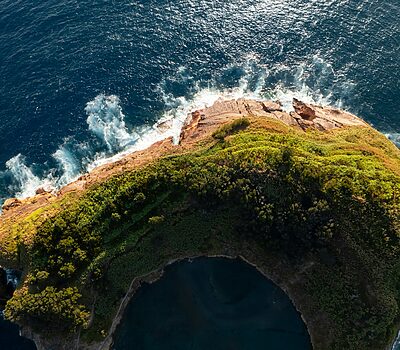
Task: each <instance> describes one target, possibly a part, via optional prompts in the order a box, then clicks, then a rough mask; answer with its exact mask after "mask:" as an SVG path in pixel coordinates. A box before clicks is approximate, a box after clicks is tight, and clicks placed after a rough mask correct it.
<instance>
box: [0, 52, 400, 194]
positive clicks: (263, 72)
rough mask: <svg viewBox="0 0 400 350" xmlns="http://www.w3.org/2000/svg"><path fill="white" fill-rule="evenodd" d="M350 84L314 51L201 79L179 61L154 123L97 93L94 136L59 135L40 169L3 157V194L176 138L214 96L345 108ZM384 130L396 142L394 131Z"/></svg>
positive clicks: (249, 61)
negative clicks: (47, 164)
mask: <svg viewBox="0 0 400 350" xmlns="http://www.w3.org/2000/svg"><path fill="white" fill-rule="evenodd" d="M354 86H355V84H354V83H353V82H350V81H343V79H342V76H341V74H340V73H338V72H335V70H334V69H333V67H332V65H331V64H329V63H327V62H325V61H324V60H323V59H321V58H319V57H317V56H315V57H313V58H312V59H311V61H310V62H303V63H300V64H298V65H297V67H296V68H295V69H293V68H290V67H289V66H285V65H277V66H274V67H268V66H267V65H263V64H260V63H259V61H258V60H257V58H256V57H253V56H247V57H245V58H244V59H243V60H242V62H239V63H236V64H231V65H228V66H227V67H225V69H224V70H223V71H221V72H218V74H216V76H215V77H214V78H211V79H209V80H207V81H198V80H196V78H194V77H193V76H191V75H190V74H189V72H188V70H187V69H186V68H185V67H180V68H179V69H178V71H177V72H176V74H174V75H173V76H171V77H167V78H165V79H163V80H162V81H161V82H160V84H159V85H158V88H157V94H158V95H159V98H160V99H161V101H162V102H163V105H164V111H163V113H162V116H161V118H160V119H159V120H158V121H157V122H156V123H155V124H154V125H152V126H146V125H144V126H142V127H138V128H134V129H133V130H130V129H129V128H128V126H127V125H126V121H125V118H126V116H125V115H124V113H123V109H122V106H121V102H120V99H119V98H118V96H115V95H105V94H100V95H98V96H96V97H95V98H94V99H93V100H92V101H89V102H88V103H87V105H86V108H85V112H86V114H87V126H88V131H89V132H90V133H91V134H92V135H93V136H95V137H94V138H93V139H91V140H90V141H87V142H85V143H77V142H76V141H74V139H73V138H72V137H71V138H69V139H65V140H64V143H63V144H62V145H61V146H60V147H59V149H58V150H57V151H56V152H54V154H52V159H53V161H54V162H55V164H56V166H55V167H54V168H51V169H50V170H48V171H45V173H44V174H42V175H39V174H38V173H37V172H35V170H34V169H33V168H34V167H33V165H32V166H28V165H27V164H26V160H25V158H24V157H23V155H21V154H19V155H17V156H15V157H14V158H12V159H10V160H9V161H8V162H7V163H6V167H7V170H6V173H7V174H3V175H6V176H8V177H10V178H11V185H9V186H8V193H7V195H9V196H17V197H29V196H32V195H34V194H35V192H36V190H37V189H38V188H40V187H44V188H45V189H47V190H49V189H53V190H56V189H58V188H60V187H62V186H64V185H66V184H68V183H70V182H71V181H74V180H75V179H76V178H77V177H79V176H80V174H82V173H84V172H87V171H90V170H92V169H93V168H94V167H96V166H99V165H102V164H105V163H108V162H112V161H115V160H117V159H119V158H121V157H123V156H124V155H126V154H127V153H130V152H133V151H137V150H142V149H145V148H147V147H149V146H150V145H151V144H153V143H154V142H157V141H160V140H162V139H165V138H167V137H173V139H174V140H175V141H178V138H179V134H180V130H181V128H182V126H183V124H184V122H185V120H186V118H187V115H188V114H189V113H190V112H192V111H194V110H196V109H201V108H204V107H207V106H210V105H212V104H213V103H214V102H216V101H217V100H218V99H224V100H227V99H239V98H252V99H261V100H262V99H268V100H279V101H280V102H281V103H282V106H283V108H284V109H285V110H287V111H291V110H292V100H293V98H297V99H300V100H302V101H304V102H307V103H314V104H319V105H332V106H335V107H338V108H344V109H346V108H348V107H349V106H350V105H351V96H352V90H353V88H354ZM177 87H178V88H177ZM176 91H180V92H179V93H177V92H176ZM352 112H356V111H355V110H354V109H353V110H352ZM131 117H134V116H131ZM387 136H388V138H389V139H391V140H392V141H393V142H395V143H397V145H400V136H399V134H390V135H387Z"/></svg>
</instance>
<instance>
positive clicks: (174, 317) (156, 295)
mask: <svg viewBox="0 0 400 350" xmlns="http://www.w3.org/2000/svg"><path fill="white" fill-rule="evenodd" d="M114 349H115V350H128V349H129V350H130V349H140V350H189V349H193V350H195V349H196V350H210V349H221V350H222V349H223V350H265V349H269V350H305V349H311V345H310V339H309V336H308V333H307V329H306V327H305V325H304V323H303V321H302V319H301V317H300V315H299V313H298V312H297V311H296V309H295V308H294V306H293V304H292V303H291V301H290V300H289V298H288V297H287V295H286V294H285V293H284V292H283V291H282V290H281V289H280V288H279V287H277V286H276V285H275V284H273V283H272V282H270V281H269V280H268V279H266V278H265V277H264V276H262V275H261V274H260V273H259V272H258V271H257V270H256V269H255V268H253V267H251V266H249V265H248V264H246V263H244V262H242V261H240V260H228V259H206V258H204V259H203V258H202V259H195V260H194V261H193V262H192V263H189V262H187V261H186V262H180V263H177V264H174V265H172V266H169V267H168V268H167V269H166V272H165V275H164V276H163V277H162V278H161V280H159V281H157V282H156V283H154V284H152V285H146V286H144V287H142V288H141V289H140V290H139V292H138V293H137V294H136V296H135V297H134V298H133V299H132V301H131V303H130V304H129V306H128V309H127V311H126V314H125V317H124V319H123V321H122V325H121V326H120V328H119V329H118V331H117V334H116V341H115V344H114Z"/></svg>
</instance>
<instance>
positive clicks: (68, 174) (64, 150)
mask: <svg viewBox="0 0 400 350" xmlns="http://www.w3.org/2000/svg"><path fill="white" fill-rule="evenodd" d="M52 156H53V158H54V159H55V160H56V161H57V163H58V165H59V168H60V169H59V170H60V173H61V174H62V175H61V176H60V177H59V178H58V179H57V180H56V187H62V186H65V185H67V184H68V183H70V182H72V181H74V180H76V179H77V178H78V177H79V175H80V172H81V170H82V169H81V162H82V160H80V159H77V157H76V155H75V154H74V153H73V151H71V150H70V149H68V142H67V141H66V142H65V143H64V144H63V145H62V146H60V148H59V149H58V150H57V151H56V152H55V153H53V155H52Z"/></svg>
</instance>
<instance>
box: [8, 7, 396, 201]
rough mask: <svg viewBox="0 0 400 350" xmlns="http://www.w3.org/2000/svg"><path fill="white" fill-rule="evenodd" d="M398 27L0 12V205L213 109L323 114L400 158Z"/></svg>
mask: <svg viewBox="0 0 400 350" xmlns="http://www.w3.org/2000/svg"><path fill="white" fill-rule="evenodd" d="M399 18H400V2H399V0H313V1H306V0H291V1H280V0H265V1H262V0H240V1H239V0H231V1H223V0H196V1H194V0H179V1H171V0H118V1H116V0H108V1H106V0H91V1H89V0H79V1H78V0H57V1H56V0H23V1H21V0H13V1H11V0H0V204H1V203H2V202H4V200H5V199H6V198H8V197H15V196H16V197H27V196H31V195H33V194H35V191H36V189H37V188H38V187H45V188H48V189H57V188H60V187H61V186H63V185H65V184H67V183H69V182H71V181H73V180H74V179H76V178H77V177H79V175H80V174H82V173H84V172H86V171H88V170H90V169H92V168H93V167H95V166H96V165H99V164H102V163H104V162H108V161H110V160H112V159H116V158H118V157H120V156H121V155H122V154H124V153H126V152H131V151H134V150H136V149H141V148H145V147H147V146H148V145H150V144H151V143H153V142H154V141H157V140H159V139H162V138H164V137H166V136H174V137H177V135H178V134H179V130H180V127H181V126H182V123H183V121H184V120H185V117H186V115H187V113H189V112H190V111H192V110H193V109H196V108H201V107H204V106H207V105H210V104H212V103H213V102H215V101H216V100H217V99H218V98H240V97H254V98H266V99H279V100H280V101H281V102H282V103H283V105H284V107H285V109H288V110H290V108H291V99H292V98H293V97H297V98H299V99H301V100H303V101H305V102H313V103H318V104H322V105H333V106H336V107H339V108H343V109H346V110H348V111H350V112H353V113H355V114H357V115H358V116H360V117H362V118H364V119H365V120H366V121H368V122H369V123H371V124H372V125H373V126H375V127H376V128H377V129H378V130H380V131H382V132H383V133H385V134H386V135H387V136H388V137H389V138H390V139H391V140H392V141H393V142H395V143H397V144H398V145H400V113H399V108H398V103H399V100H400V85H399V84H400V21H399ZM160 120H161V121H167V122H168V123H167V124H168V125H169V128H168V129H167V130H163V131H160V130H159V129H158V128H157V123H158V122H159V121H160Z"/></svg>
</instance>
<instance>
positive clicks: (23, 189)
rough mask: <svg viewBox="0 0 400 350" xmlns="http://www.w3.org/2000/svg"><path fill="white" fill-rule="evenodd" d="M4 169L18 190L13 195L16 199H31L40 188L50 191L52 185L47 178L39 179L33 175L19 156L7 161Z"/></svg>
mask: <svg viewBox="0 0 400 350" xmlns="http://www.w3.org/2000/svg"><path fill="white" fill-rule="evenodd" d="M6 167H7V169H8V170H9V171H10V173H11V175H12V177H13V179H14V180H15V181H16V182H17V185H18V188H19V191H18V192H17V193H16V194H15V196H16V197H19V198H26V197H31V196H34V195H35V193H36V190H37V189H38V188H40V187H43V188H45V189H46V190H50V189H51V188H52V187H53V183H52V181H51V180H50V179H49V178H46V179H40V178H39V177H38V176H36V175H34V174H33V172H32V170H31V168H29V167H28V166H27V165H26V164H25V159H24V157H23V156H22V155H21V154H18V155H17V156H15V157H13V158H11V159H10V160H8V161H7V162H6Z"/></svg>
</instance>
